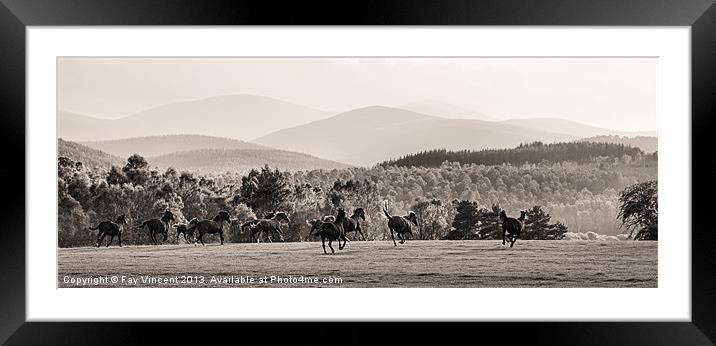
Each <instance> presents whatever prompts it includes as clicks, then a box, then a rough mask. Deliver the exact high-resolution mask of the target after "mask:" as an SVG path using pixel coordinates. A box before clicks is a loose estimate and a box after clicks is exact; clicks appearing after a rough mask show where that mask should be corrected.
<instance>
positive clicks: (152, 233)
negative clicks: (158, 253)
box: [149, 232, 157, 245]
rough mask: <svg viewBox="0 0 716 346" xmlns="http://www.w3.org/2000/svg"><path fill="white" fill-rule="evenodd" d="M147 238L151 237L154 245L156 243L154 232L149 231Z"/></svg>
mask: <svg viewBox="0 0 716 346" xmlns="http://www.w3.org/2000/svg"><path fill="white" fill-rule="evenodd" d="M149 238H152V242H154V245H157V238H155V237H154V232H151V233H149Z"/></svg>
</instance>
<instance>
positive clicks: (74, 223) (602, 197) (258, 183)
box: [58, 155, 656, 246]
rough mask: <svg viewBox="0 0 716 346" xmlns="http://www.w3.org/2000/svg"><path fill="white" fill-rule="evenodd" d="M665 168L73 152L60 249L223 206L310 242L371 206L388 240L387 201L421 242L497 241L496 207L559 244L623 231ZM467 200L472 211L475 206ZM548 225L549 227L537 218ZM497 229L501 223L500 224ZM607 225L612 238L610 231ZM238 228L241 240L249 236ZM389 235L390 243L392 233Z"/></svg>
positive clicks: (371, 228)
mask: <svg viewBox="0 0 716 346" xmlns="http://www.w3.org/2000/svg"><path fill="white" fill-rule="evenodd" d="M655 175H656V169H655V167H652V166H647V167H643V166H642V165H641V164H637V163H633V162H631V163H626V162H625V161H618V162H614V163H609V164H608V166H604V165H601V164H597V163H591V164H577V163H570V162H563V163H556V164H532V165H522V166H514V165H500V166H484V165H474V164H470V165H462V164H459V163H455V162H453V163H443V164H442V165H441V166H439V167H435V168H429V167H417V168H416V167H410V168H408V167H396V166H388V167H384V166H376V167H372V168H346V169H332V170H311V171H299V172H293V173H291V172H281V171H279V170H276V169H271V168H269V167H267V166H265V167H262V168H258V169H253V170H251V171H250V172H249V173H248V174H240V173H237V172H225V173H222V174H196V173H191V172H178V171H176V170H175V169H172V168H169V169H167V170H165V171H159V170H157V169H154V168H152V167H151V166H150V165H149V163H148V162H147V161H146V160H145V159H144V158H143V157H141V156H139V155H132V156H131V157H129V158H128V159H127V161H126V163H125V164H124V165H123V166H116V165H115V166H112V167H111V168H110V169H104V168H100V167H90V166H88V165H86V164H84V163H81V162H78V161H74V160H73V159H71V158H68V157H60V158H59V159H58V197H59V198H58V211H59V220H58V221H59V230H58V231H59V245H60V246H82V245H91V244H92V242H93V241H94V239H93V233H92V232H90V231H89V230H88V227H89V226H90V225H96V224H97V223H98V222H99V221H103V220H112V219H114V218H116V216H117V215H119V214H122V213H126V214H127V216H128V218H129V219H130V225H129V226H130V227H129V229H128V230H127V231H126V232H125V233H124V235H123V241H126V242H127V243H128V244H148V243H149V236H148V234H145V233H143V232H141V231H139V230H134V229H133V227H132V226H134V225H136V224H139V223H141V221H143V220H146V219H150V218H155V217H158V216H160V215H161V214H162V213H163V212H164V211H165V210H170V211H172V212H173V213H174V214H175V215H177V218H178V219H179V221H180V222H187V220H190V219H191V218H195V217H196V218H199V219H203V218H210V217H213V216H214V215H216V214H217V213H218V212H219V211H221V210H226V211H229V212H230V214H231V215H232V218H236V219H239V220H242V221H247V220H251V219H254V218H257V217H262V216H263V215H265V214H266V213H268V212H269V211H279V210H281V211H286V212H288V213H289V214H290V215H291V223H290V224H289V225H288V229H287V230H286V231H285V234H286V240H288V241H306V240H312V239H311V238H309V237H307V230H306V226H305V223H304V221H305V220H308V219H313V218H316V217H319V216H322V215H330V214H335V212H336V210H337V209H338V208H345V209H346V210H347V211H348V212H349V213H350V212H351V211H352V210H353V209H354V208H358V207H362V208H364V209H365V211H366V216H367V220H366V221H365V224H364V230H365V231H364V232H365V233H366V234H365V236H366V237H367V238H368V239H369V240H376V239H389V237H390V235H389V233H388V230H387V227H386V226H385V217H384V216H383V215H382V212H381V210H380V203H381V202H382V201H383V200H389V201H390V203H391V209H394V212H395V213H396V214H400V213H401V211H402V212H407V211H408V210H413V211H415V212H416V214H417V215H418V217H419V220H420V231H419V233H418V234H416V237H417V238H419V239H494V237H495V232H497V231H496V230H495V228H494V227H495V226H494V223H492V221H493V220H494V219H495V218H496V214H495V210H494V206H497V205H499V207H500V208H504V209H506V210H507V211H508V214H512V213H515V212H517V211H518V210H530V213H531V215H530V216H533V217H530V218H528V219H529V220H537V221H535V223H534V226H533V227H532V226H530V227H528V229H536V230H539V231H537V232H536V233H535V234H534V235H532V234H530V233H529V231H527V232H526V233H525V236H524V237H525V238H523V239H559V238H560V234H563V231H565V230H566V226H567V225H568V226H569V229H570V230H571V231H575V232H586V231H588V230H595V231H598V232H599V233H609V232H611V233H612V234H613V233H615V232H622V231H623V230H621V229H620V228H619V224H618V223H617V222H616V217H617V214H618V213H619V205H618V203H619V191H621V190H623V189H624V188H625V187H627V186H631V185H633V184H636V183H639V182H642V181H646V180H648V179H652V178H655ZM466 203H467V204H466ZM539 220H542V221H539ZM490 227H492V228H490ZM605 230H606V231H607V232H605ZM242 232H243V231H242V230H241V229H240V227H238V224H236V225H232V227H231V230H230V232H228V234H227V240H228V241H231V242H240V241H247V239H248V235H247V234H243V233H242ZM386 237H388V238H386Z"/></svg>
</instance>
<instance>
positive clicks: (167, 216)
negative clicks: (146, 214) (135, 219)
mask: <svg viewBox="0 0 716 346" xmlns="http://www.w3.org/2000/svg"><path fill="white" fill-rule="evenodd" d="M174 220H175V219H174V214H173V213H172V212H171V211H169V210H167V211H165V212H164V215H162V218H161V219H151V220H147V221H144V222H143V223H142V224H141V225H139V226H137V227H136V228H137V229H142V228H144V227H145V226H146V227H147V229H148V230H149V236H150V237H151V238H152V241H153V242H154V245H157V238H156V235H157V234H163V235H164V241H166V240H167V238H168V236H169V228H170V226H171V223H172V221H174Z"/></svg>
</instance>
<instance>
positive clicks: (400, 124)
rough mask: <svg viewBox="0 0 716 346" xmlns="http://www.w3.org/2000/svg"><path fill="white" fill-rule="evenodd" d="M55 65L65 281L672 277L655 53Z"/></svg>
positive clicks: (232, 283)
mask: <svg viewBox="0 0 716 346" xmlns="http://www.w3.org/2000/svg"><path fill="white" fill-rule="evenodd" d="M56 64H57V66H56V67H57V107H56V108H57V124H58V128H57V147H58V151H57V215H58V219H57V229H56V232H57V233H56V236H57V287H59V288H97V287H123V288H132V287H162V288H165V287H167V288H181V287H200V288H219V287H239V288H242V287H259V288H272V287H281V288H287V287H288V288H290V287H326V288H328V287H331V288H335V287H339V288H340V287H351V288H376V287H381V288H388V287H401V288H413V287H422V288H626V287H637V288H657V287H658V277H659V276H658V270H657V269H658V263H657V259H658V251H657V250H658V170H657V167H658V145H657V144H658V134H657V128H658V126H657V91H658V90H657V59H656V58H648V57H643V58H586V57H585V58H556V57H527V58H525V57H521V58H510V57H499V58H495V57H490V58H486V57H439V58H436V57H251V58H248V57H236V58H228V57H74V56H66V57H58V58H57V60H56ZM665 179H666V178H665ZM664 222H665V221H664Z"/></svg>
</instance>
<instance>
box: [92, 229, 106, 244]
mask: <svg viewBox="0 0 716 346" xmlns="http://www.w3.org/2000/svg"><path fill="white" fill-rule="evenodd" d="M103 239H104V233H103V232H99V233H98V234H97V243H96V244H94V246H96V247H99V244H100V243H101V242H102V240H103Z"/></svg>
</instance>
